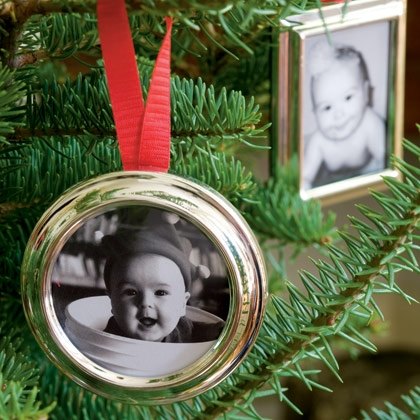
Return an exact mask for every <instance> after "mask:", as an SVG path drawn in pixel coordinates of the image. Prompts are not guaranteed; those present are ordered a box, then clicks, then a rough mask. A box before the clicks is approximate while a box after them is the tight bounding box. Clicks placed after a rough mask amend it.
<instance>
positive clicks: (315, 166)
mask: <svg viewBox="0 0 420 420" xmlns="http://www.w3.org/2000/svg"><path fill="white" fill-rule="evenodd" d="M309 65H310V67H309V68H310V71H311V80H310V83H311V91H310V92H311V99H312V106H313V112H314V114H315V119H316V123H317V131H315V132H314V133H313V134H311V135H310V136H309V137H307V138H305V151H304V165H303V187H304V188H305V189H309V188H313V187H317V186H320V185H325V184H329V183H331V182H336V181H339V180H343V179H346V178H349V177H354V176H358V175H362V174H366V173H370V172H375V171H378V170H381V169H383V168H384V165H385V124H384V121H383V120H382V119H381V118H380V117H379V116H378V115H377V114H376V113H375V111H374V110H373V109H372V107H371V104H370V94H371V85H370V81H369V74H368V70H367V66H366V63H365V61H364V59H363V56H362V55H361V54H360V52H358V51H356V50H355V49H354V48H352V47H350V46H342V45H330V44H329V43H327V42H326V41H325V42H324V41H323V42H320V43H317V44H316V45H314V48H313V49H312V50H311V51H310V53H309Z"/></svg>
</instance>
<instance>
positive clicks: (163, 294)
mask: <svg viewBox="0 0 420 420" xmlns="http://www.w3.org/2000/svg"><path fill="white" fill-rule="evenodd" d="M166 295H169V292H168V291H167V290H162V289H159V290H156V292H155V296H166Z"/></svg>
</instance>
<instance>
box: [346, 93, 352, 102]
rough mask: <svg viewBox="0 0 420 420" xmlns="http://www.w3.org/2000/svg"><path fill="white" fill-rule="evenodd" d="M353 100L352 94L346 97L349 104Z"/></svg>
mask: <svg viewBox="0 0 420 420" xmlns="http://www.w3.org/2000/svg"><path fill="white" fill-rule="evenodd" d="M352 98H353V95H351V94H350V95H347V96H346V101H347V102H348V101H350V100H351V99H352Z"/></svg>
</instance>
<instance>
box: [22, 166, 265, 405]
mask: <svg viewBox="0 0 420 420" xmlns="http://www.w3.org/2000/svg"><path fill="white" fill-rule="evenodd" d="M128 206H148V207H154V208H158V209H162V210H165V211H169V212H173V213H177V214H178V215H179V216H181V217H182V218H183V219H185V220H186V221H188V222H190V223H192V224H193V225H195V226H196V227H197V228H198V229H199V230H200V231H201V232H202V233H203V234H204V235H205V236H206V237H207V238H208V239H209V241H211V243H212V244H213V245H214V246H215V247H216V248H217V250H218V251H219V253H220V255H221V256H222V258H223V260H224V263H225V265H226V268H227V271H228V277H229V289H230V307H229V314H228V317H227V320H226V324H225V328H224V329H223V331H222V333H221V335H220V337H219V338H218V340H216V341H215V342H214V343H213V345H211V348H210V349H209V350H207V348H206V349H205V350H204V354H203V356H202V357H200V358H199V359H198V360H196V361H195V362H193V363H191V364H189V365H188V366H186V367H184V368H183V369H179V370H177V371H176V372H173V373H170V374H166V375H164V374H163V375H162V374H159V375H157V374H156V375H155V376H141V377H139V376H134V375H133V376H130V375H129V374H121V373H117V372H114V371H112V369H111V368H109V369H108V368H105V367H103V366H100V365H99V364H97V363H95V362H94V361H93V360H92V359H90V358H88V357H87V356H86V355H85V354H84V353H82V352H81V351H80V350H79V349H78V348H76V347H75V345H74V344H73V342H72V341H71V340H70V338H69V336H68V335H67V333H66V331H65V330H64V329H63V327H62V325H61V324H60V322H59V320H58V317H57V313H56V311H55V309H54V301H53V300H54V299H53V296H52V292H51V288H52V284H51V283H52V280H51V279H52V271H53V268H54V264H55V262H56V260H57V256H58V255H59V253H60V251H61V249H62V248H63V246H64V245H65V244H66V242H67V241H68V239H69V238H70V237H71V235H72V234H74V232H75V231H76V230H77V229H78V228H80V227H81V226H83V224H84V223H85V222H86V221H87V220H89V219H91V218H92V217H95V216H97V215H100V214H103V213H106V212H107V211H109V210H111V209H115V208H124V207H128ZM22 296H23V302H24V308H25V314H26V316H27V319H28V322H29V324H30V326H31V328H32V331H33V334H34V335H35V337H36V339H37V341H38V342H39V344H40V345H41V347H42V348H43V349H44V351H45V352H46V354H47V355H48V357H49V358H50V359H51V361H52V362H53V363H55V364H56V365H57V366H58V367H59V368H60V369H61V370H62V371H63V372H64V373H65V374H66V375H68V376H69V377H71V378H72V379H73V380H74V381H76V382H77V383H78V384H80V385H82V386H84V387H86V388H88V389H90V390H92V391H94V392H96V393H98V394H101V395H104V396H106V397H109V398H114V399H118V400H121V401H124V402H131V403H142V404H156V403H157V402H160V403H169V402H173V401H177V400H185V399H188V398H191V397H193V396H194V395H197V394H199V393H201V392H204V391H206V390H208V389H210V388H211V387H213V386H215V385H216V384H217V383H219V382H220V381H222V380H223V379H224V378H225V377H226V376H227V375H228V374H229V373H231V372H232V370H233V369H234V368H235V367H237V366H238V364H239V363H240V362H241V360H242V359H243V358H244V357H245V356H246V354H247V353H248V351H249V350H250V348H251V346H252V344H253V342H254V341H255V339H256V336H257V334H258V330H259V327H260V325H261V322H262V318H263V313H264V307H265V301H266V279H265V268H264V261H263V258H262V255H261V251H260V249H259V246H258V244H257V241H256V239H255V237H254V235H253V233H252V232H251V230H250V228H249V227H248V225H247V224H246V222H245V221H244V219H243V218H242V217H241V215H240V214H239V213H238V211H237V210H236V209H235V208H234V207H233V206H232V205H231V204H230V203H229V202H227V200H226V199H225V198H224V197H222V196H221V195H220V194H218V193H217V192H214V191H212V190H210V189H209V188H207V187H205V186H201V185H199V184H197V183H195V182H192V181H189V180H187V179H184V178H180V177H177V176H174V175H169V174H160V173H148V172H118V173H112V174H107V175H103V176H100V177H98V178H95V179H93V180H90V181H87V182H84V183H81V184H78V185H76V186H75V187H74V188H72V189H71V190H69V191H68V192H66V193H65V194H64V195H63V196H62V197H61V198H60V199H59V200H58V201H57V202H55V204H54V205H53V206H51V208H50V209H49V210H48V211H47V212H46V213H45V214H44V215H43V217H42V218H41V220H40V221H39V222H38V224H37V226H36V227H35V229H34V232H33V233H32V235H31V238H30V239H29V242H28V245H27V249H26V252H25V256H24V262H23V266H22ZM162 345H163V346H165V345H166V344H165V343H163V344H162ZM169 349H170V347H168V351H170V350H169ZM165 351H166V350H165Z"/></svg>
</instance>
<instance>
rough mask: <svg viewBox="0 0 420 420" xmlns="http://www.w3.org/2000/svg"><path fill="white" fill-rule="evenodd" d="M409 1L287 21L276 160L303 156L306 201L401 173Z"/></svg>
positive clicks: (364, 0) (386, 0)
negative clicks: (395, 159) (396, 159)
mask: <svg viewBox="0 0 420 420" xmlns="http://www.w3.org/2000/svg"><path fill="white" fill-rule="evenodd" d="M405 9H406V3H405V1H404V0H355V1H350V2H348V3H346V4H344V5H343V4H338V5H333V6H326V7H322V9H320V10H319V9H316V10H311V11H309V12H306V13H304V14H302V15H299V16H292V17H290V18H288V19H287V20H284V21H282V22H281V26H282V28H281V30H280V34H279V36H278V44H279V46H278V51H277V58H276V60H275V63H276V71H275V80H274V84H275V91H276V94H275V104H274V112H275V115H274V118H273V119H274V122H275V124H276V129H275V135H274V137H275V139H274V144H273V154H272V166H273V167H274V166H275V165H276V164H277V162H280V163H282V164H284V163H286V162H287V161H288V160H290V159H291V158H292V156H297V161H298V162H299V190H300V195H301V197H302V198H303V199H309V198H318V199H321V200H322V201H323V202H325V203H332V202H334V201H338V200H344V199H348V198H352V197H354V196H356V195H359V194H363V193H365V192H366V188H367V187H371V186H375V187H381V186H382V185H383V182H382V177H383V176H392V177H397V176H399V174H398V172H397V171H396V170H395V169H394V168H393V165H392V160H391V155H396V156H400V155H401V141H402V127H403V126H402V124H403V77H404V54H405Z"/></svg>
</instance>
